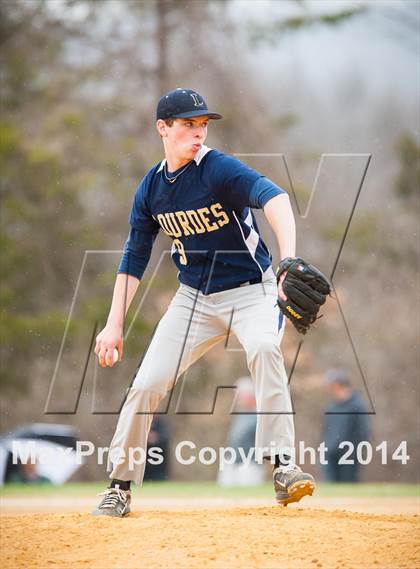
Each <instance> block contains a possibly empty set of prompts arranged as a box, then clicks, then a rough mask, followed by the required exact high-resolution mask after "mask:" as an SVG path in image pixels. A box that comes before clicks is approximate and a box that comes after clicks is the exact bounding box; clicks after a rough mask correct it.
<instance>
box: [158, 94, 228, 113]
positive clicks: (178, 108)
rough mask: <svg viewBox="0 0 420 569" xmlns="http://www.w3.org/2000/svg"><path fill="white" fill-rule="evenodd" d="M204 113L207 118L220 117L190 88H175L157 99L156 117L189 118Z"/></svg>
mask: <svg viewBox="0 0 420 569" xmlns="http://www.w3.org/2000/svg"><path fill="white" fill-rule="evenodd" d="M203 115H206V116H207V117H209V119H221V118H223V117H222V115H219V113H213V112H212V111H209V110H208V108H207V104H206V101H205V100H204V99H203V97H202V96H201V95H200V94H199V93H197V92H196V91H193V90H192V89H181V88H178V89H175V90H174V91H169V93H166V95H163V97H161V98H160V99H159V102H158V106H157V109H156V120H158V119H163V120H165V119H189V118H192V117H200V116H203Z"/></svg>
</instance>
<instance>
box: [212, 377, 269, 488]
mask: <svg viewBox="0 0 420 569" xmlns="http://www.w3.org/2000/svg"><path fill="white" fill-rule="evenodd" d="M235 385H236V394H235V400H234V404H233V413H235V415H233V419H232V422H231V425H230V429H229V434H228V440H227V445H226V446H228V447H231V448H232V449H234V451H235V452H236V461H235V463H234V464H226V465H225V467H224V469H223V470H220V471H219V476H218V480H217V481H218V483H219V484H220V485H221V486H258V485H259V484H262V483H263V482H264V478H265V469H264V466H263V465H262V464H258V463H257V462H255V460H252V461H250V463H249V464H244V462H243V460H242V458H241V455H240V454H239V449H240V448H241V449H242V453H243V456H249V453H250V452H251V451H252V449H254V448H255V429H256V427H257V415H256V412H255V411H256V401H255V394H254V386H253V384H252V379H251V378H250V377H248V376H246V377H240V378H239V379H238V380H237V381H236V383H235ZM253 458H255V455H253Z"/></svg>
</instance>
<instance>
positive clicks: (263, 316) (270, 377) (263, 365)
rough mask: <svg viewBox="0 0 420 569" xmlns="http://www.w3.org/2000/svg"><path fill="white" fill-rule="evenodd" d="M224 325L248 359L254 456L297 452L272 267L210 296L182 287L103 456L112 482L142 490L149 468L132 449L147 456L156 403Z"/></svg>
mask: <svg viewBox="0 0 420 569" xmlns="http://www.w3.org/2000/svg"><path fill="white" fill-rule="evenodd" d="M232 311H233V315H232ZM280 324H281V325H280ZM229 326H230V330H231V331H232V332H233V333H234V334H235V335H236V337H237V339H238V340H239V342H240V343H241V345H242V346H243V348H244V350H245V352H246V357H247V364H248V368H249V370H250V373H251V376H252V379H253V382H254V387H255V397H256V407H257V412H258V413H259V414H258V418H257V429H256V437H255V448H256V453H258V452H260V453H262V452H263V451H262V449H263V448H264V447H270V450H269V451H268V452H267V453H266V454H270V453H272V454H281V453H282V452H286V454H290V452H288V451H289V449H294V424H293V410H292V404H291V399H290V393H289V389H288V385H287V374H286V371H285V368H284V362H283V356H282V353H281V350H280V343H281V340H282V337H283V333H284V326H285V318H284V317H282V316H281V314H280V312H279V308H278V306H277V284H276V279H275V276H274V274H273V271H272V269H271V268H270V269H269V270H268V271H266V273H264V276H263V282H262V283H258V284H250V285H242V286H240V287H238V288H235V289H231V290H227V291H222V292H216V293H213V294H209V295H204V294H202V293H201V292H200V291H197V290H196V289H194V288H191V287H189V286H186V285H183V284H181V285H180V287H179V289H178V291H177V293H176V294H175V296H174V297H173V299H172V301H171V303H170V305H169V308H168V310H167V312H166V313H165V315H164V316H163V317H162V319H161V321H160V322H159V324H158V326H157V329H156V332H155V334H154V336H153V338H152V341H151V343H150V346H149V348H148V350H147V352H146V354H145V356H144V359H143V361H142V363H141V365H140V368H139V370H138V372H137V375H136V377H135V380H134V382H133V384H132V387H131V388H130V389H129V391H128V394H127V397H126V400H125V403H124V405H123V407H122V410H121V413H120V416H119V420H118V424H117V428H116V431H115V434H114V437H113V439H112V442H111V445H110V449H109V454H108V466H107V469H108V471H110V472H111V474H110V478H111V479H114V478H116V479H118V480H132V481H134V482H135V483H136V484H141V483H142V481H143V477H144V470H145V464H146V463H145V462H143V463H142V464H130V461H129V460H128V457H129V449H130V448H131V449H135V448H141V449H143V450H144V451H146V450H147V438H148V434H149V430H150V425H151V422H152V419H153V413H154V412H155V411H156V409H157V407H158V405H159V403H160V401H161V400H162V399H163V398H164V397H165V396H166V394H167V392H168V391H169V390H170V389H171V388H172V387H173V386H174V384H175V382H176V381H177V379H178V377H179V376H180V375H181V374H182V373H184V372H185V371H186V370H187V369H188V368H189V366H191V365H192V364H193V363H194V362H195V361H197V360H198V359H199V358H200V357H201V356H202V355H204V354H205V353H206V352H207V351H208V350H209V349H210V348H212V347H213V346H215V345H216V344H218V343H219V342H222V341H226V339H227V335H228V334H229ZM285 449H286V451H285ZM132 452H133V451H132ZM264 454H265V452H264ZM292 454H293V452H292ZM131 462H133V461H131Z"/></svg>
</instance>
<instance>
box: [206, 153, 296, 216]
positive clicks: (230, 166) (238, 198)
mask: <svg viewBox="0 0 420 569" xmlns="http://www.w3.org/2000/svg"><path fill="white" fill-rule="evenodd" d="M208 177H209V182H210V185H211V187H212V188H213V191H214V193H215V194H216V195H217V197H218V198H219V199H220V200H222V201H224V202H225V203H227V204H228V205H229V206H230V207H231V208H232V209H243V208H244V207H252V208H257V209H261V208H263V207H264V206H265V204H266V203H267V202H268V201H269V200H271V199H272V198H274V197H275V196H278V195H281V194H285V193H286V192H285V190H283V189H282V188H280V187H279V186H277V185H276V184H275V183H274V182H272V181H271V180H270V179H269V178H266V177H265V176H263V175H262V174H260V173H259V172H257V171H256V170H254V169H253V168H251V167H250V166H248V165H246V164H244V163H243V162H241V161H240V160H238V159H237V158H234V157H233V156H227V155H225V154H218V155H216V157H215V158H214V159H213V160H212V161H211V162H209V169H208Z"/></svg>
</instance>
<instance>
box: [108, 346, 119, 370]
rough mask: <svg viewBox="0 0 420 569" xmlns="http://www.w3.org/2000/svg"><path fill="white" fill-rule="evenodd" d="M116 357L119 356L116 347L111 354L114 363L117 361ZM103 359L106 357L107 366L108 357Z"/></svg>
mask: <svg viewBox="0 0 420 569" xmlns="http://www.w3.org/2000/svg"><path fill="white" fill-rule="evenodd" d="M118 358H119V354H118V350H117V348H114V356H113V361H114V364H116V363H117V362H118ZM105 359H106V365H107V366H109V363H108V359H107V358H105Z"/></svg>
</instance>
